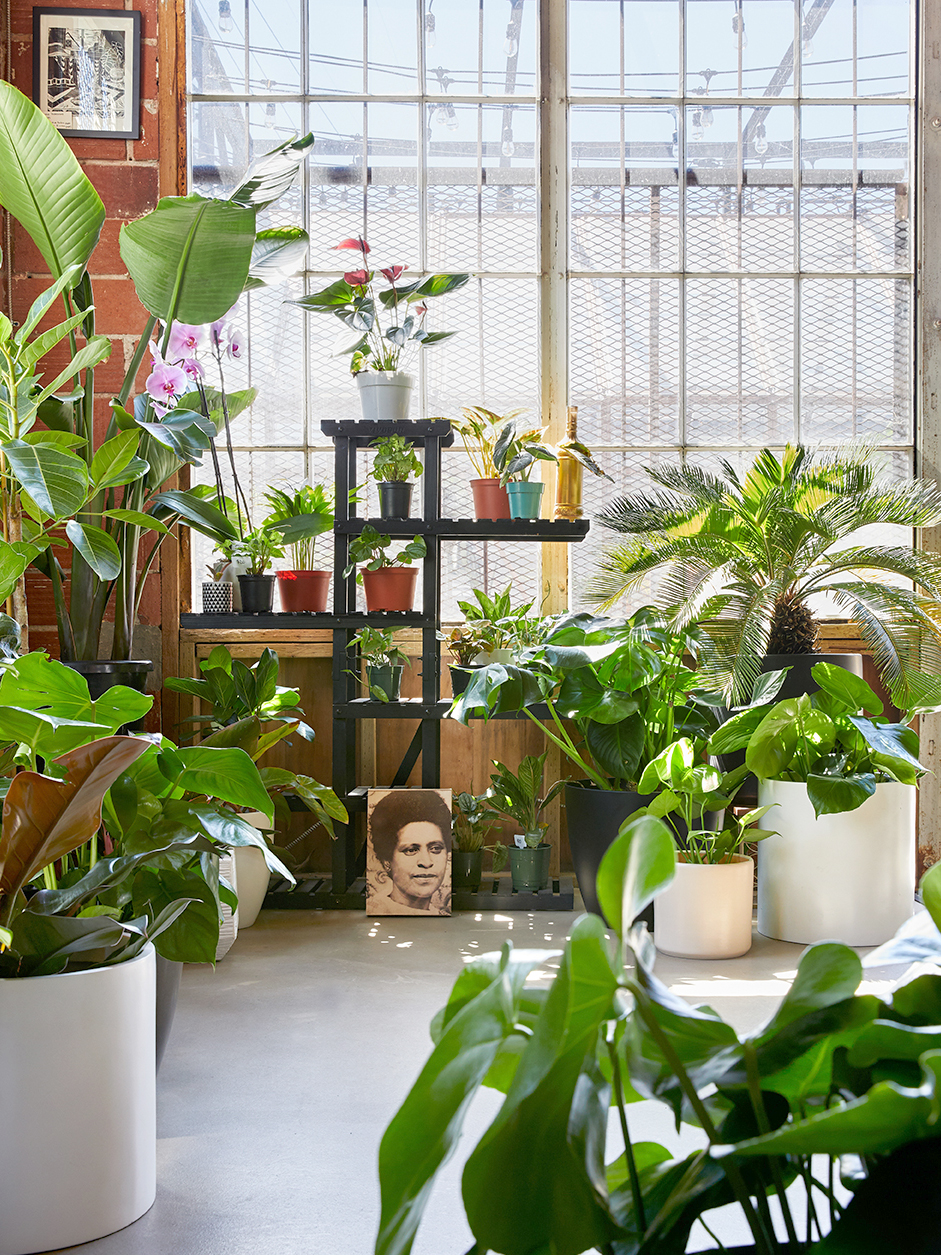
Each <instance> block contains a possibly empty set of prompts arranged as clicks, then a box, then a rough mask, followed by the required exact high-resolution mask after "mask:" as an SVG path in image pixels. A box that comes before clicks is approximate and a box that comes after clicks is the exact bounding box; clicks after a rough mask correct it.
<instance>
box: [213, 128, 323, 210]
mask: <svg viewBox="0 0 941 1255" xmlns="http://www.w3.org/2000/svg"><path fill="white" fill-rule="evenodd" d="M313 147H314V137H313V135H312V134H310V133H308V134H307V135H302V136H301V137H300V138H299V139H292V140H288V141H287V142H286V143H284V144H279V145H278V147H277V148H273V149H272V150H271V152H268V153H264V154H263V155H262V156H261V157H258V158H256V160H255V161H253V162H252V164H251V167H250V169H249V171H248V173H247V174H246V176H245V178H244V180H243V181H242V182H241V183H240V184H239V186H238V187H237V188H236V189H235V191H234V192H233V193H232V195H231V196H230V197H229V200H231V201H232V202H234V203H235V204H236V205H252V206H254V208H255V209H256V210H258V211H261V210H262V209H264V208H265V206H266V205H270V204H272V203H273V202H274V201H276V200H277V199H278V197H279V196H283V195H284V193H285V192H286V191H287V190H288V188H289V187H290V186H291V184H292V183H293V182H294V179H295V178H296V176H297V171H298V169H299V168H300V166H301V164H302V162H303V161H304V160H305V159H306V158H307V156H308V155H309V154H310V153H311V152H312V151H313Z"/></svg>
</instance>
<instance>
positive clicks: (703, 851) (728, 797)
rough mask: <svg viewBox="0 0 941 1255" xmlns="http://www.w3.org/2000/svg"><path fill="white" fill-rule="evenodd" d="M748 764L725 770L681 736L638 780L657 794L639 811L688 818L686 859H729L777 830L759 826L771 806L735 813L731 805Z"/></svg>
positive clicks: (644, 790)
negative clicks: (707, 759)
mask: <svg viewBox="0 0 941 1255" xmlns="http://www.w3.org/2000/svg"><path fill="white" fill-rule="evenodd" d="M748 774H749V773H748V767H747V766H741V767H736V768H734V769H733V770H732V771H727V772H722V771H719V770H718V768H716V767H714V766H713V765H712V764H711V763H709V762H705V761H704V760H703V752H702V750H701V749H700V748H698V747H697V745H696V743H695V742H694V741H693V740H692V739H691V738H690V737H688V736H684V737H680V738H679V740H677V741H674V742H673V744H672V745H668V746H667V748H666V749H665V750H664V751H663V752H662V753H660V754H658V755H657V757H656V758H655V759H654V760H653V762H651V763H648V764H647V767H646V768H645V770H644V774H643V775H642V776H641V778H640V781H639V783H638V785H637V789H638V792H639V793H653V794H655V797H654V799H653V801H652V802H650V803H649V804H648V805H647V806H645V807H643V808H641V809H639V810H637V811H635V812H634V813H635V815H655V816H656V817H657V818H658V819H668V818H669V817H670V816H673V815H675V816H677V817H678V818H679V819H680V820H681V821H682V823H683V834H684V835H683V856H682V857H683V859H684V861H685V862H687V863H728V862H731V860H732V856H733V855H734V854H737V853H739V851H740V849H741V846H742V843H743V842H744V841H763V840H764V839H765V837H772V836H774V832H773V831H771V830H766V829H764V828H759V827H757V824H758V821H759V820H760V819H761V818H762V817H763V816H764V815H766V814H767V813H768V811H769V810H770V809H771V807H770V806H758V807H754V808H753V809H751V810H747V811H745V812H744V813H743V814H741V815H736V813H735V811H734V810H733V809H732V808H733V806H734V804H735V798H736V796H737V794H738V791H739V789H740V788H741V787H742V785H743V783H744V781H745V778H746V777H747V776H748Z"/></svg>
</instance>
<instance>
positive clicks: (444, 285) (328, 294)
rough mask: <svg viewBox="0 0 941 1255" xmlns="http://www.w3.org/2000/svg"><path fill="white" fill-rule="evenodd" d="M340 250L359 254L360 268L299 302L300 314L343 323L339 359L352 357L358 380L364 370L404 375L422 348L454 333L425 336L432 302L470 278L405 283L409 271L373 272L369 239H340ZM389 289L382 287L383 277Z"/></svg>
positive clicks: (438, 277) (432, 278)
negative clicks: (319, 314) (324, 316)
mask: <svg viewBox="0 0 941 1255" xmlns="http://www.w3.org/2000/svg"><path fill="white" fill-rule="evenodd" d="M334 247H335V249H336V251H338V252H344V251H350V252H354V253H359V254H360V258H361V263H360V265H359V267H358V269H355V270H348V271H347V272H346V273H345V274H344V275H343V278H342V279H337V280H336V282H334V283H331V284H330V285H329V286H328V287H326V288H324V289H323V291H322V292H314V293H312V294H311V295H310V296H304V297H301V298H300V299H299V300H297V301H295V302H294V304H295V305H300V307H301V309H306V310H315V311H316V310H320V311H322V312H324V313H329V314H334V315H336V317H337V318H339V320H340V321H341V322H342V323H343V324H344V326H345V328H346V331H344V332H341V334H340V337H339V339H338V341H337V345H336V348H335V349H334V355H335V356H339V355H343V356H345V355H346V354H349V355H350V370H351V371H352V372H353V374H354V375H356V374H358V373H359V372H360V371H363V370H381V371H397V370H404V369H405V368H406V367H407V366H408V364H409V362H410V360H411V358H412V357H413V356H414V355H415V354H416V353H417V352H418V350H419V348H421V347H422V346H423V345H426V344H438V343H440V342H441V341H442V340H447V339H449V338H450V337H451V336H453V335H454V332H453V331H426V330H425V315H426V314H427V313H428V305H427V302H428V301H430V300H431V299H432V298H434V297H438V296H444V295H445V294H446V293H448V292H454V291H456V290H457V289H458V288H462V287H463V286H464V284H465V283H466V282H467V280H468V279H469V278H470V275H464V274H440V275H429V276H428V277H427V278H425V279H417V280H415V282H414V283H409V282H402V275H403V274H404V273H405V271H406V270H408V266H387V267H385V268H383V269H381V270H378V271H376V270H371V269H370V268H369V262H368V260H367V258H368V256H369V254H370V253H371V252H372V249H371V248H370V247H369V245H368V244H367V243H366V241H365V240H363V239H360V238H356V239H348V240H341V241H340V243H339V244H337V245H335V246H334ZM380 276H381V277H382V279H384V280H385V282H386V284H387V285H388V286H387V287H380V286H379V282H378V280H379V277H380Z"/></svg>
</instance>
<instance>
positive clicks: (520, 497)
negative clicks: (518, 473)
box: [506, 483, 545, 519]
mask: <svg viewBox="0 0 941 1255" xmlns="http://www.w3.org/2000/svg"><path fill="white" fill-rule="evenodd" d="M544 488H545V484H543V483H539V484H528V483H510V484H507V486H506V490H507V492H508V493H509V494H510V518H511V519H538V518H539V509H540V503H541V501H542V493H543V489H544Z"/></svg>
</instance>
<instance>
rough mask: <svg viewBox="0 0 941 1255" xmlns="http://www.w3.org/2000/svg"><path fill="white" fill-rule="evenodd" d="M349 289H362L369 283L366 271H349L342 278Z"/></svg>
mask: <svg viewBox="0 0 941 1255" xmlns="http://www.w3.org/2000/svg"><path fill="white" fill-rule="evenodd" d="M343 278H344V279H345V280H346V282H347V283H348V284H349V285H350V287H351V288H362V287H365V285H366V284H367V283H368V282H369V271H368V270H349V271H347V273H346V274H345V275H344V276H343Z"/></svg>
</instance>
